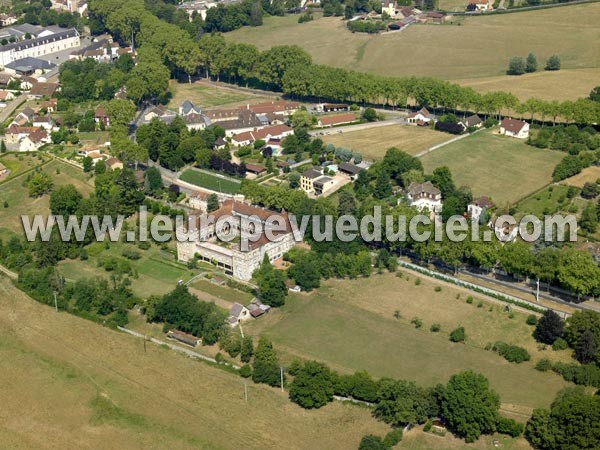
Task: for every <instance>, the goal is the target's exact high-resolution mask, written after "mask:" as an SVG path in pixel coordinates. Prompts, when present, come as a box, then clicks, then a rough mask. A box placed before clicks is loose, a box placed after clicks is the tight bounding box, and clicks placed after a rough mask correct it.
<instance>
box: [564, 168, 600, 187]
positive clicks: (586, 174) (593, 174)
mask: <svg viewBox="0 0 600 450" xmlns="http://www.w3.org/2000/svg"><path fill="white" fill-rule="evenodd" d="M598 179H600V166H591V167H587V168H585V169H583V170H582V171H581V173H578V174H577V175H575V176H573V177H571V178H567V179H566V180H564V181H563V183H566V184H568V185H570V186H577V187H578V188H581V187H583V185H584V184H585V183H595V182H596V180H598Z"/></svg>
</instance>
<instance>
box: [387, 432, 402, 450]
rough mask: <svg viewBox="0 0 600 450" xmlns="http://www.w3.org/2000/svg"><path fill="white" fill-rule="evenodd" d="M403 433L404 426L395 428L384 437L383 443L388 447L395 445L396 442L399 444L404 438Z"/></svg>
mask: <svg viewBox="0 0 600 450" xmlns="http://www.w3.org/2000/svg"><path fill="white" fill-rule="evenodd" d="M402 435H403V432H402V428H394V429H393V430H392V431H390V432H389V433H388V434H386V435H385V437H384V438H383V445H385V446H386V448H392V447H394V446H395V445H396V444H398V442H400V441H401V440H402Z"/></svg>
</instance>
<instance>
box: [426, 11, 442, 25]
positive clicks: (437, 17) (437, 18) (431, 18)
mask: <svg viewBox="0 0 600 450" xmlns="http://www.w3.org/2000/svg"><path fill="white" fill-rule="evenodd" d="M445 21H446V14H444V13H441V12H436V11H430V12H428V13H427V14H425V22H427V23H434V24H438V25H439V24H442V23H444V22H445Z"/></svg>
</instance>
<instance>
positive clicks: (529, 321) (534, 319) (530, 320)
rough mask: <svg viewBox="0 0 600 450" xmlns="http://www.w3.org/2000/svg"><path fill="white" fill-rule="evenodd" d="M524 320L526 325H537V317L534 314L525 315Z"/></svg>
mask: <svg viewBox="0 0 600 450" xmlns="http://www.w3.org/2000/svg"><path fill="white" fill-rule="evenodd" d="M525 322H526V323H527V325H532V326H534V325H537V322H538V319H537V316H536V315H535V314H530V315H528V316H527V320H525Z"/></svg>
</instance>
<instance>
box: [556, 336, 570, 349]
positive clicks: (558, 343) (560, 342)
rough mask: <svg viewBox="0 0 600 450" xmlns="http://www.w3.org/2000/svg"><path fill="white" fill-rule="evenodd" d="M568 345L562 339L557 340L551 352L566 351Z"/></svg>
mask: <svg viewBox="0 0 600 450" xmlns="http://www.w3.org/2000/svg"><path fill="white" fill-rule="evenodd" d="M568 346H569V345H568V344H567V341H565V340H564V339H563V338H558V339H556V340H555V341H554V343H553V344H552V350H555V351H556V350H566V349H567V347H568Z"/></svg>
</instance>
